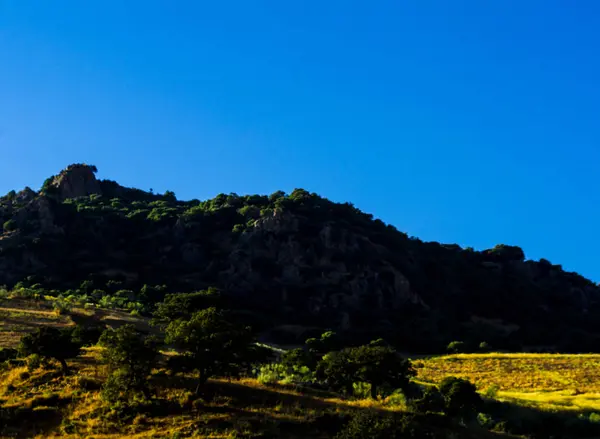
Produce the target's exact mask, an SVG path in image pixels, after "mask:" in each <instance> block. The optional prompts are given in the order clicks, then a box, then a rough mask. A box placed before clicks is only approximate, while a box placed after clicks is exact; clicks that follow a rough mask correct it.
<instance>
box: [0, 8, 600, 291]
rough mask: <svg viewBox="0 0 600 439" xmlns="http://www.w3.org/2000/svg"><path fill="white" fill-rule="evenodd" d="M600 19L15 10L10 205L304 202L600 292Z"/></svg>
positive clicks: (7, 24) (2, 92) (6, 56)
mask: <svg viewBox="0 0 600 439" xmlns="http://www.w3.org/2000/svg"><path fill="white" fill-rule="evenodd" d="M599 54H600V2H597V1H595V0H589V1H585V0H582V1H577V2H574V1H570V0H563V1H555V0H527V1H523V0H502V1H481V0H472V1H461V0H453V1H446V0H439V1H436V0H429V1H428V0H423V1H421V0H418V1H417V0H402V1H398V0H393V1H392V0H389V1H349V0H340V1H337V0H327V1H323V0H318V1H316V0H315V1H309V0H303V1H281V0H273V1H260V0H252V1H247V0H239V1H226V0H223V1H201V0H194V1H183V0H179V1H166V0H160V1H148V0H145V1H137V0H128V1H123V0H103V1H100V0H93V1H92V0H90V1H81V0H72V1H66V0H54V1H41V0H40V1H35V0H29V1H28V0H0V193H6V192H8V191H9V190H10V189H19V188H22V187H24V186H26V185H29V186H31V187H33V188H39V187H40V186H41V184H42V182H43V180H44V179H45V178H46V177H48V176H49V175H52V174H55V173H57V172H58V171H59V170H60V169H61V168H63V167H65V166H66V165H67V164H69V163H72V162H87V163H91V164H95V165H96V166H98V168H99V177H101V178H110V179H113V180H117V181H119V182H120V183H122V184H125V185H128V186H135V187H140V188H142V189H149V188H153V189H154V190H155V191H161V192H162V191H164V190H167V189H170V190H173V191H175V193H176V194H177V196H178V197H179V198H183V199H185V198H201V199H204V198H208V197H212V196H214V195H216V194H218V193H220V192H226V193H227V192H237V193H239V194H246V193H271V192H274V191H275V190H278V189H282V190H285V191H288V192H289V191H291V190H293V189H294V188H296V187H302V188H305V189H307V190H310V191H314V192H317V193H319V194H321V195H323V196H326V197H328V198H331V199H333V200H335V201H351V202H353V203H354V204H355V205H356V206H357V207H359V208H361V209H362V210H364V211H367V212H370V213H373V214H374V215H375V216H377V217H379V218H381V219H383V220H384V221H386V222H390V223H393V224H394V225H396V226H397V227H398V228H399V229H400V230H403V231H405V232H407V233H408V234H409V235H414V236H418V237H420V238H421V239H424V240H435V241H440V242H446V243H458V244H460V245H463V246H473V247H475V248H477V249H483V248H489V247H491V246H493V245H495V244H497V243H505V244H512V245H519V246H521V247H522V248H523V249H524V250H525V252H526V254H527V256H528V257H529V258H532V259H539V258H540V257H545V258H547V259H550V260H551V261H552V262H553V263H560V264H562V265H563V266H564V267H565V268H566V269H568V270H573V271H578V272H580V273H582V274H584V275H586V276H587V277H590V278H591V279H593V280H595V281H600V266H599V265H598V254H599V249H600V229H599V227H598V226H599V225H600V200H599V198H600V180H599V179H598V175H599V173H598V167H599V165H600V55H599Z"/></svg>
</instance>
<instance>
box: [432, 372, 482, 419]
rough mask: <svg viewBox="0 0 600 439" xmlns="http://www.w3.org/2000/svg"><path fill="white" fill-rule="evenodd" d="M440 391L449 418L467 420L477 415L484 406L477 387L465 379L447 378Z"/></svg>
mask: <svg viewBox="0 0 600 439" xmlns="http://www.w3.org/2000/svg"><path fill="white" fill-rule="evenodd" d="M439 389H440V394H441V395H442V397H443V398H444V407H445V408H444V411H445V412H446V414H447V415H449V416H460V417H462V418H463V419H466V418H468V417H470V416H473V415H474V414H476V413H477V412H478V411H479V408H480V407H481V405H482V404H483V401H482V399H481V397H480V396H479V394H478V393H477V388H476V387H475V385H474V384H472V383H470V382H469V381H467V380H465V379H462V378H456V377H446V378H444V379H443V380H442V382H441V383H440V387H439Z"/></svg>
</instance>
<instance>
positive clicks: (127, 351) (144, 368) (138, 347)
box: [100, 325, 158, 400]
mask: <svg viewBox="0 0 600 439" xmlns="http://www.w3.org/2000/svg"><path fill="white" fill-rule="evenodd" d="M100 344H101V345H102V346H104V348H105V349H104V351H103V352H102V359H103V360H104V362H105V363H106V364H107V365H108V369H109V374H110V375H109V379H108V380H107V383H106V384H105V388H104V395H105V396H106V397H107V399H109V400H118V399H127V398H128V396H130V395H129V393H130V392H141V393H142V394H144V396H146V397H148V396H149V389H148V385H147V377H148V375H149V374H150V371H151V370H152V367H153V365H154V361H155V359H156V356H157V355H158V351H157V349H156V344H155V342H154V340H153V339H152V338H150V337H144V336H142V335H141V334H140V333H139V332H138V331H137V330H136V329H135V327H134V326H133V325H125V326H122V327H120V328H119V329H117V330H114V331H113V330H110V329H109V330H106V331H104V333H103V334H102V337H100Z"/></svg>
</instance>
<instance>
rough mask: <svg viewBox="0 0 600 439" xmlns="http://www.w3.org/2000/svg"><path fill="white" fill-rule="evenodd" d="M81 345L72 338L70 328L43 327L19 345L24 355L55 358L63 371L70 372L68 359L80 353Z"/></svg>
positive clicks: (23, 339)
mask: <svg viewBox="0 0 600 439" xmlns="http://www.w3.org/2000/svg"><path fill="white" fill-rule="evenodd" d="M80 349H81V346H80V345H79V344H78V343H76V342H75V341H74V340H73V338H72V331H71V330H70V329H56V328H53V327H49V326H47V327H41V328H38V329H37V330H36V331H35V332H33V333H31V334H28V335H26V336H24V337H23V338H22V339H21V344H20V345H19V351H20V352H21V354H22V355H24V356H27V355H39V356H40V357H45V358H47V359H55V360H57V361H58V362H59V363H60V365H61V366H62V369H63V373H65V374H66V373H68V372H69V367H68V365H67V359H69V358H74V357H76V356H77V355H79V351H80Z"/></svg>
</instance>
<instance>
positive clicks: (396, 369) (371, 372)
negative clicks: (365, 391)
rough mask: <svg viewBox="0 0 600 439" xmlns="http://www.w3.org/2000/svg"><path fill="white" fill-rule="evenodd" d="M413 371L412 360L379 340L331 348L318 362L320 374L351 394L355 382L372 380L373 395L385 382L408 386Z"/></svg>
mask: <svg viewBox="0 0 600 439" xmlns="http://www.w3.org/2000/svg"><path fill="white" fill-rule="evenodd" d="M414 375H415V371H414V369H413V368H412V366H411V364H410V361H408V360H405V359H403V358H402V357H401V356H400V355H398V353H397V352H396V350H395V349H393V348H392V347H390V346H385V345H382V344H380V343H378V342H375V343H371V344H368V345H364V346H358V347H353V348H346V349H343V350H341V351H338V352H330V353H329V354H327V355H325V356H324V357H323V359H322V360H321V361H320V362H319V365H318V366H317V376H320V377H322V378H325V379H326V380H327V381H328V382H329V383H330V385H331V386H332V387H333V388H339V389H345V390H346V392H347V393H349V394H351V393H352V389H353V387H352V385H353V383H355V382H364V383H368V384H370V385H371V397H372V398H373V399H375V398H377V394H378V390H379V389H380V388H381V387H383V386H385V387H388V388H390V389H403V390H405V389H406V388H407V386H408V384H409V381H410V377H411V376H414Z"/></svg>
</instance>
